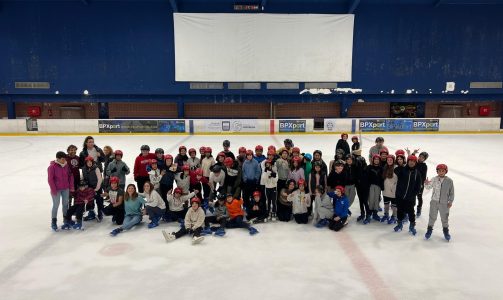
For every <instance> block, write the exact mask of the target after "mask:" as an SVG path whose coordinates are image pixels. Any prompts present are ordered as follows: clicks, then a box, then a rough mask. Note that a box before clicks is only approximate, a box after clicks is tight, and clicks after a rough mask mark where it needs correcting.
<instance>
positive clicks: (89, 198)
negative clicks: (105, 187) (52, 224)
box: [61, 180, 95, 229]
mask: <svg viewBox="0 0 503 300" xmlns="http://www.w3.org/2000/svg"><path fill="white" fill-rule="evenodd" d="M94 195H95V191H94V189H93V188H91V187H89V186H88V185H87V182H86V181H85V180H81V181H80V183H79V188H78V189H77V190H76V191H75V200H74V203H73V205H72V206H70V208H69V209H68V212H67V214H66V216H65V224H64V225H63V227H64V228H63V227H61V228H62V229H70V224H71V221H72V215H73V214H75V217H76V218H77V223H75V224H74V225H73V229H82V215H83V214H84V212H85V211H86V209H88V208H93V207H94Z"/></svg>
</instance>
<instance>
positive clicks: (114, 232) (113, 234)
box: [110, 227, 123, 236]
mask: <svg viewBox="0 0 503 300" xmlns="http://www.w3.org/2000/svg"><path fill="white" fill-rule="evenodd" d="M122 231H123V229H122V228H120V227H119V228H115V229H114V230H112V232H110V235H111V236H116V235H118V234H119V233H121V232H122Z"/></svg>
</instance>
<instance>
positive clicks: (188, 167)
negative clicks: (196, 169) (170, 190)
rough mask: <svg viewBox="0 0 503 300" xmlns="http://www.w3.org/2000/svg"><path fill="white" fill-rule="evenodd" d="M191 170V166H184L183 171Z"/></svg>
mask: <svg viewBox="0 0 503 300" xmlns="http://www.w3.org/2000/svg"><path fill="white" fill-rule="evenodd" d="M189 170H190V166H189V165H183V167H182V171H189Z"/></svg>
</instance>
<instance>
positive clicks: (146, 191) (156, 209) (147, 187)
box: [138, 181, 166, 228]
mask: <svg viewBox="0 0 503 300" xmlns="http://www.w3.org/2000/svg"><path fill="white" fill-rule="evenodd" d="M138 195H140V196H142V197H144V198H145V201H146V202H145V211H146V213H147V214H148V217H149V219H150V224H148V228H154V227H157V226H159V220H160V219H161V217H162V215H163V214H164V211H165V210H166V204H165V203H164V201H163V200H162V197H161V195H159V193H158V192H157V191H156V190H155V189H154V185H153V184H152V183H151V182H149V181H147V182H145V184H144V185H143V193H138Z"/></svg>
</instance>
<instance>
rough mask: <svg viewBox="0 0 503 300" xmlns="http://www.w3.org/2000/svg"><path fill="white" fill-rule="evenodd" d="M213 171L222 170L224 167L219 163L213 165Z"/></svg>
mask: <svg viewBox="0 0 503 300" xmlns="http://www.w3.org/2000/svg"><path fill="white" fill-rule="evenodd" d="M211 171H212V172H213V173H218V172H220V171H222V167H221V166H219V165H215V166H213V169H212V170H211Z"/></svg>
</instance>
